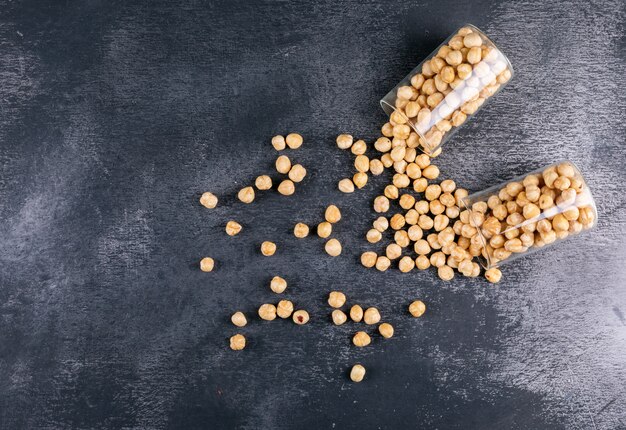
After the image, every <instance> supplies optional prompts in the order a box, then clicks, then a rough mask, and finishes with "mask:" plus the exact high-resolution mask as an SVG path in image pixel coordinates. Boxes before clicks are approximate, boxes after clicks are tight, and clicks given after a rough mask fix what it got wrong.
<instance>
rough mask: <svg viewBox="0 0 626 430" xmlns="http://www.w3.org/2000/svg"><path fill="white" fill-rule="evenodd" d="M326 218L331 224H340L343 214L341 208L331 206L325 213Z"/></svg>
mask: <svg viewBox="0 0 626 430" xmlns="http://www.w3.org/2000/svg"><path fill="white" fill-rule="evenodd" d="M324 218H325V219H326V221H328V222H329V223H331V224H334V223H336V222H339V220H340V219H341V212H340V211H339V208H338V207H337V206H335V205H330V206H328V207H327V208H326V212H325V213H324Z"/></svg>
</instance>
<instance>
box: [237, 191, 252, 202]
mask: <svg viewBox="0 0 626 430" xmlns="http://www.w3.org/2000/svg"><path fill="white" fill-rule="evenodd" d="M237 198H239V200H241V201H242V202H244V203H252V202H253V201H254V188H252V187H245V188H242V189H241V190H239V193H238V194H237Z"/></svg>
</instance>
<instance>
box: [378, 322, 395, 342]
mask: <svg viewBox="0 0 626 430" xmlns="http://www.w3.org/2000/svg"><path fill="white" fill-rule="evenodd" d="M378 332H379V333H380V334H381V336H382V337H384V338H385V339H389V338H390V337H392V336H393V326H392V325H391V324H389V323H382V324H381V325H379V326H378Z"/></svg>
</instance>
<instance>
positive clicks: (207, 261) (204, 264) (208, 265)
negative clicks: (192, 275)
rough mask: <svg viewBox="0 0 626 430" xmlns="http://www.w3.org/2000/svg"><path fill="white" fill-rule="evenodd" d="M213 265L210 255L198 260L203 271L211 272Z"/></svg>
mask: <svg viewBox="0 0 626 430" xmlns="http://www.w3.org/2000/svg"><path fill="white" fill-rule="evenodd" d="M214 266H215V261H214V260H213V259H212V258H211V257H204V258H203V259H202V260H200V270H202V271H203V272H212V271H213V267H214Z"/></svg>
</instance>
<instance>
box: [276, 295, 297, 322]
mask: <svg viewBox="0 0 626 430" xmlns="http://www.w3.org/2000/svg"><path fill="white" fill-rule="evenodd" d="M292 313H293V303H292V302H290V301H289V300H281V301H280V302H278V305H277V306H276V315H278V316H279V317H280V318H283V319H285V318H289V317H290V316H291V314H292Z"/></svg>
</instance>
